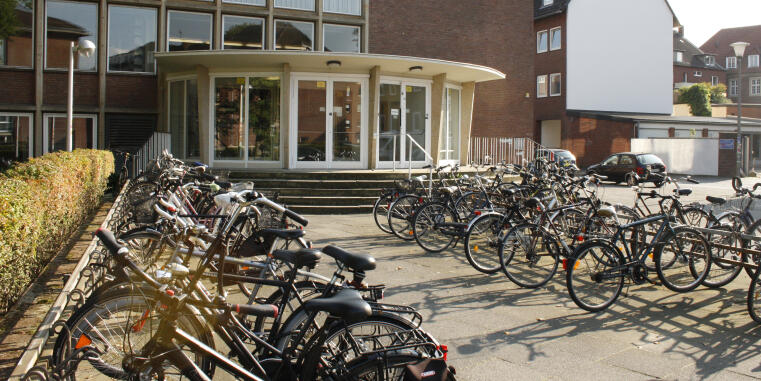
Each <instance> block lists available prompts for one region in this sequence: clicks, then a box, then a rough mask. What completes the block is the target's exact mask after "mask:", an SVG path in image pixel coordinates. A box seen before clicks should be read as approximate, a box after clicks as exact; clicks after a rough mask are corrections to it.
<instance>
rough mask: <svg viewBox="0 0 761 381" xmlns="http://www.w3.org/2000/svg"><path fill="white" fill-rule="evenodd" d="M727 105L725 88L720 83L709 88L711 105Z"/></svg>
mask: <svg viewBox="0 0 761 381" xmlns="http://www.w3.org/2000/svg"><path fill="white" fill-rule="evenodd" d="M722 103H729V99H727V86H726V85H725V84H723V83H720V84H718V85H716V86H712V87H711V104H722Z"/></svg>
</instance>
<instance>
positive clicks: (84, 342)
mask: <svg viewBox="0 0 761 381" xmlns="http://www.w3.org/2000/svg"><path fill="white" fill-rule="evenodd" d="M90 344H92V340H90V338H89V337H87V335H82V336H79V340H77V344H76V345H75V346H74V349H79V348H84V347H86V346H88V345H90Z"/></svg>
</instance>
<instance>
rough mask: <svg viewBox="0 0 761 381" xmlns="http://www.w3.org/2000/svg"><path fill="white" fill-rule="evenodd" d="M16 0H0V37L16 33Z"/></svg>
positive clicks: (4, 37) (3, 37)
mask: <svg viewBox="0 0 761 381" xmlns="http://www.w3.org/2000/svg"><path fill="white" fill-rule="evenodd" d="M16 4H17V1H16V0H0V39H6V38H8V37H10V36H13V35H14V34H15V33H16V28H17V27H18V19H17V18H16Z"/></svg>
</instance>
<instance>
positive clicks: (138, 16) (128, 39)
mask: <svg viewBox="0 0 761 381" xmlns="http://www.w3.org/2000/svg"><path fill="white" fill-rule="evenodd" d="M155 51H156V9H154V8H135V7H125V6H119V5H110V6H109V7H108V70H109V71H136V72H150V73H152V72H153V71H154V60H153V53H154V52H155Z"/></svg>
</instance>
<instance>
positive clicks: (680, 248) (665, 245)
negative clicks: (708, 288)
mask: <svg viewBox="0 0 761 381" xmlns="http://www.w3.org/2000/svg"><path fill="white" fill-rule="evenodd" d="M654 259H655V271H656V272H657V273H658V278H660V280H661V282H663V285H664V286H666V287H667V288H668V289H669V290H672V291H676V292H687V291H691V290H694V289H695V288H696V287H698V286H699V285H700V284H701V283H702V282H703V280H704V279H705V278H706V276H707V275H708V272H709V271H710V270H711V250H710V248H709V247H708V242H707V241H706V239H705V238H704V237H703V235H702V234H700V232H699V231H697V230H695V229H692V228H689V227H687V226H678V227H675V228H674V232H673V233H670V232H669V233H667V235H666V236H665V237H662V238H661V240H660V242H658V243H657V245H656V248H655V255H654Z"/></svg>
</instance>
